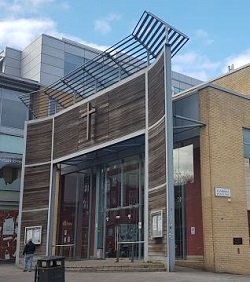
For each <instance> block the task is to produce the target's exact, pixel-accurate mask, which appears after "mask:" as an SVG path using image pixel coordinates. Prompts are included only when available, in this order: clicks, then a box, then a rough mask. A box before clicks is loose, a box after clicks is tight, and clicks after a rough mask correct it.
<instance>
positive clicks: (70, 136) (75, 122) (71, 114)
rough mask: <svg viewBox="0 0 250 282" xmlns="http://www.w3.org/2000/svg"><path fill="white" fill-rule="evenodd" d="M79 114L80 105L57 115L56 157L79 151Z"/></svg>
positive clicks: (55, 132)
mask: <svg viewBox="0 0 250 282" xmlns="http://www.w3.org/2000/svg"><path fill="white" fill-rule="evenodd" d="M79 116H80V114H79V107H76V108H74V109H72V110H69V111H67V112H65V113H63V114H61V115H59V116H56V117H55V129H54V157H55V156H56V157H59V156H60V157H61V156H64V155H66V154H71V153H74V152H77V149H78V138H79V136H78V134H79V119H80V117H79Z"/></svg>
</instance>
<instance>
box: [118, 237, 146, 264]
mask: <svg viewBox="0 0 250 282" xmlns="http://www.w3.org/2000/svg"><path fill="white" fill-rule="evenodd" d="M142 243H145V241H120V242H116V244H117V250H116V262H119V253H120V245H122V244H130V245H131V246H132V250H131V262H134V245H135V244H142Z"/></svg>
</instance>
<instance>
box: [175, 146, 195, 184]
mask: <svg viewBox="0 0 250 282" xmlns="http://www.w3.org/2000/svg"><path fill="white" fill-rule="evenodd" d="M193 179H194V164H193V145H189V146H185V147H181V148H177V149H174V183H175V185H183V184H186V183H187V182H192V181H193Z"/></svg>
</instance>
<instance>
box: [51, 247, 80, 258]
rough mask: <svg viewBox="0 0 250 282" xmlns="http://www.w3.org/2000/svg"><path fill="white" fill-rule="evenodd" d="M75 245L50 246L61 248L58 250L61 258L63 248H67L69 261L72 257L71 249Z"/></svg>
mask: <svg viewBox="0 0 250 282" xmlns="http://www.w3.org/2000/svg"><path fill="white" fill-rule="evenodd" d="M74 246H75V244H55V245H52V247H55V248H56V247H62V248H61V249H60V255H61V256H62V251H63V247H69V259H71V257H72V247H74Z"/></svg>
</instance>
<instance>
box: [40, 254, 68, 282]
mask: <svg viewBox="0 0 250 282" xmlns="http://www.w3.org/2000/svg"><path fill="white" fill-rule="evenodd" d="M64 260H65V257H63V256H47V257H43V258H41V259H38V260H37V265H36V270H35V282H65V264H64Z"/></svg>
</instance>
